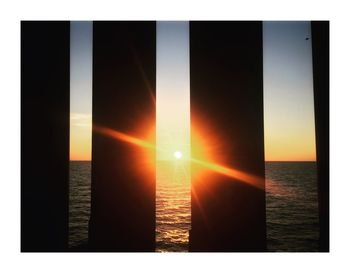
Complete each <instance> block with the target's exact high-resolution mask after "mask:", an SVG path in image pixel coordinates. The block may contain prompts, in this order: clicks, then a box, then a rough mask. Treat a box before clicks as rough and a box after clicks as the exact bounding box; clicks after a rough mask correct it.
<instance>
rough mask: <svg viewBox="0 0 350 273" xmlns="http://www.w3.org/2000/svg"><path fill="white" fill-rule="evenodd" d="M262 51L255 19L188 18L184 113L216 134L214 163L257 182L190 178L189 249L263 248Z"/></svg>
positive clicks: (264, 235) (222, 177) (260, 33)
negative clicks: (188, 79) (188, 111)
mask: <svg viewBox="0 0 350 273" xmlns="http://www.w3.org/2000/svg"><path fill="white" fill-rule="evenodd" d="M262 54H263V50H262V23H261V22H191V23H190V67H191V70H190V72H191V120H192V122H198V120H200V121H201V122H202V123H201V124H199V126H198V127H199V128H200V127H203V126H204V127H206V128H207V129H209V133H210V134H211V135H209V136H208V135H207V136H206V135H203V139H205V138H206V137H209V138H210V137H212V138H215V139H219V140H221V141H220V142H218V143H215V146H214V149H213V153H215V154H216V156H217V157H219V158H222V161H221V162H220V163H223V164H225V165H226V166H229V167H231V168H234V169H237V170H240V171H242V172H244V173H246V174H247V175H248V176H249V177H252V176H255V177H259V178H260V179H261V181H262V183H261V181H260V184H259V187H255V186H251V185H250V183H244V182H241V181H239V180H237V179H234V178H232V177H228V176H224V175H221V174H210V175H208V176H202V177H201V178H200V179H199V178H198V179H196V177H194V178H193V179H192V229H191V232H190V251H264V250H265V249H266V213H265V182H264V126H263V56H262ZM192 126H196V124H193V123H192ZM196 127H197V126H196ZM207 133H208V131H207ZM193 144H194V143H192V145H193ZM241 178H242V177H241ZM250 182H252V181H250ZM253 184H254V183H253ZM256 185H258V184H256Z"/></svg>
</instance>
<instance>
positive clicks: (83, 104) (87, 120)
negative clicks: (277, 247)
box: [70, 21, 316, 161]
mask: <svg viewBox="0 0 350 273" xmlns="http://www.w3.org/2000/svg"><path fill="white" fill-rule="evenodd" d="M306 38H311V35H310V23H309V22H300V21H298V22H264V23H263V54H264V56H263V58H264V128H265V160H266V161H313V160H315V157H316V156H315V125H314V113H313V109H314V106H313V82H312V55H311V53H312V52H311V39H306ZM189 77H190V75H189V27H188V22H164V21H162V22H157V90H156V93H157V96H156V98H157V122H156V124H157V129H156V133H157V145H158V147H161V149H159V150H158V152H157V159H158V160H165V159H170V158H173V156H174V153H175V152H176V151H177V150H179V151H181V152H182V153H183V155H184V157H189V156H190V147H189V145H190V144H189V143H190V136H189V129H190V113H189V109H190V108H189V107H190V100H189V92H190V91H189ZM70 108H71V126H70V130H71V132H70V134H71V138H70V159H71V160H91V120H92V115H91V112H92V22H77V21H72V22H71V105H70Z"/></svg>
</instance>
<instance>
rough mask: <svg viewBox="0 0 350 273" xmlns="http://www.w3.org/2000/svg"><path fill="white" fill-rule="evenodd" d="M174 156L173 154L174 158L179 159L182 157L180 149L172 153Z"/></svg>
mask: <svg viewBox="0 0 350 273" xmlns="http://www.w3.org/2000/svg"><path fill="white" fill-rule="evenodd" d="M174 156H175V158H176V159H180V158H181V157H182V153H181V152H180V151H176V152H175V153H174Z"/></svg>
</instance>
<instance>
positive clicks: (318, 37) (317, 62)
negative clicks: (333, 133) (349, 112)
mask: <svg viewBox="0 0 350 273" xmlns="http://www.w3.org/2000/svg"><path fill="white" fill-rule="evenodd" d="M311 31H312V58H313V73H314V100H315V126H316V155H317V176H318V204H319V221H320V251H324V252H328V251H329V22H328V21H323V22H311Z"/></svg>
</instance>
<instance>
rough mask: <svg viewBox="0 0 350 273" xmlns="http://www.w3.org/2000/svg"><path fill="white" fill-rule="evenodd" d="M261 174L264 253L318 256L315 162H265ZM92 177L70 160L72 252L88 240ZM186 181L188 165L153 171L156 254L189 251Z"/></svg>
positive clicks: (79, 163)
mask: <svg viewBox="0 0 350 273" xmlns="http://www.w3.org/2000/svg"><path fill="white" fill-rule="evenodd" d="M265 172H266V179H267V181H266V216H267V240H268V241H267V247H268V251H317V250H318V232H319V231H318V208H317V185H316V164H315V162H266V163H265ZM90 173H91V163H90V162H87V161H85V162H84V161H71V163H70V208H69V209H70V211H69V245H70V247H74V246H78V245H81V244H85V243H86V242H87V239H88V222H89V215H90V195H91V191H90V179H91V175H90ZM175 174H177V175H175ZM189 177H190V176H189V169H188V167H186V166H180V165H177V166H176V165H175V166H174V165H167V166H165V165H164V166H163V167H162V168H158V169H157V205H156V211H157V213H156V214H157V218H156V223H157V228H156V244H157V251H159V252H167V251H169V252H173V251H176V252H184V251H187V250H188V245H187V242H188V230H189V229H190V224H191V223H190V180H189ZM169 182H170V183H169Z"/></svg>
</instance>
